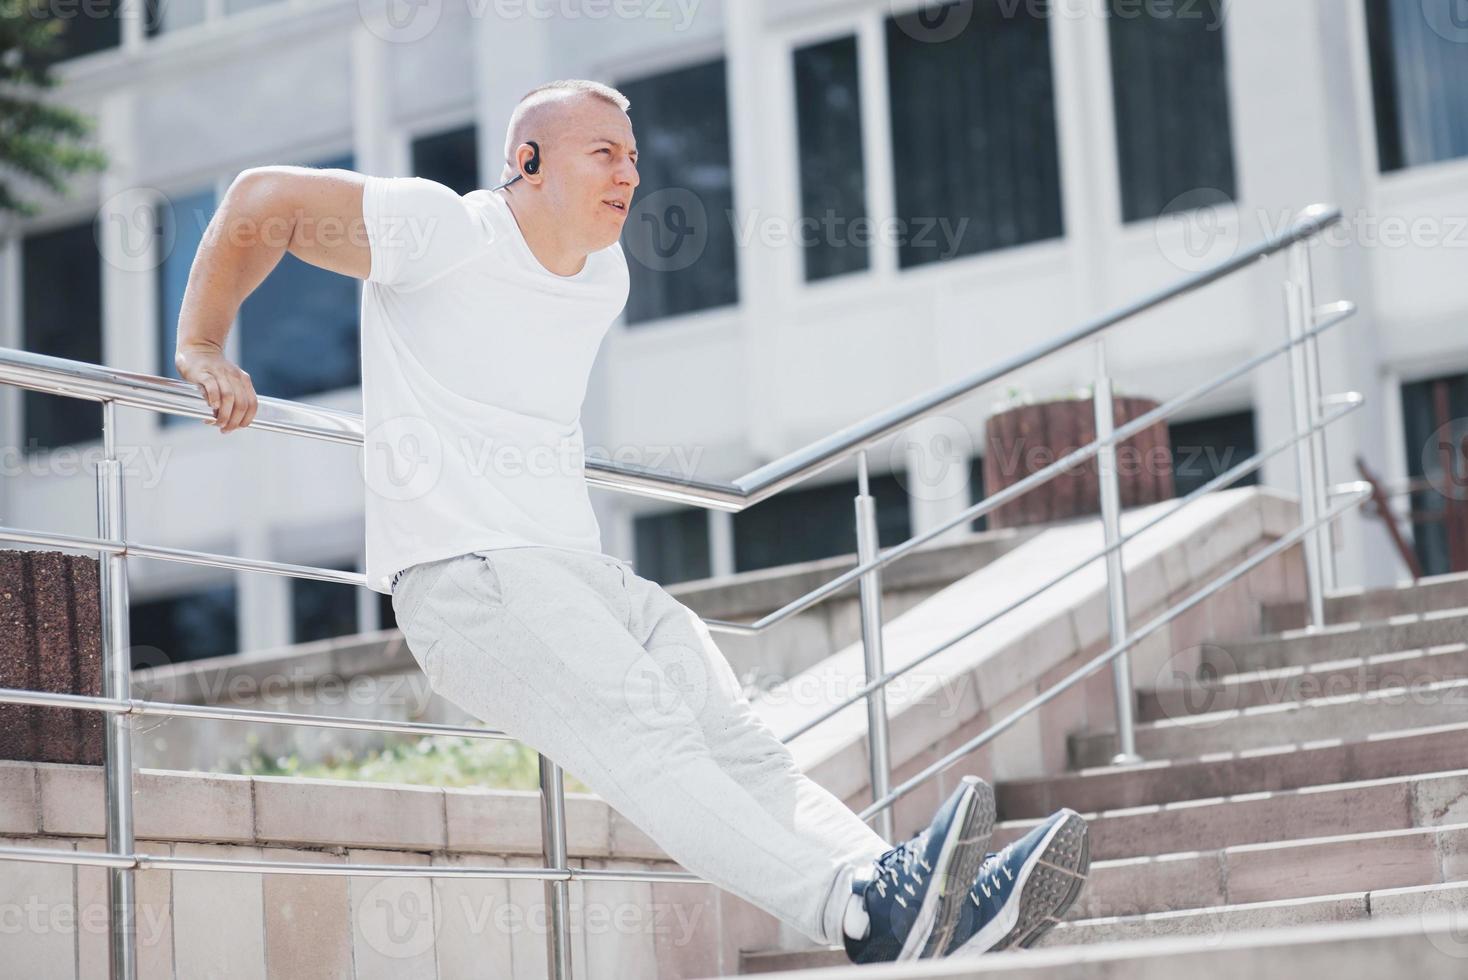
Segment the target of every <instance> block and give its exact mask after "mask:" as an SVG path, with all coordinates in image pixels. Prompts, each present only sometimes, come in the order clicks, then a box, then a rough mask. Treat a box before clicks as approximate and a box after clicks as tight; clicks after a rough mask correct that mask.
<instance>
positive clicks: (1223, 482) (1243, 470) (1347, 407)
mask: <svg viewBox="0 0 1468 980" xmlns="http://www.w3.org/2000/svg"><path fill="white" fill-rule="evenodd" d="M1348 394H1350V395H1353V396H1354V398H1352V399H1351V400H1350V401H1346V402H1343V403H1342V404H1341V407H1340V408H1338V409H1336V410H1335V411H1334V412H1331V413H1330V414H1328V415H1326V416H1324V417H1323V418H1321V420H1320V421H1319V422H1318V423H1317V424H1316V425H1315V426H1314V427H1312V428H1311V430H1310V432H1308V433H1297V434H1296V435H1292V436H1289V437H1287V438H1285V439H1281V440H1280V441H1279V442H1277V443H1275V444H1274V445H1273V446H1271V447H1270V448H1268V449H1266V450H1263V451H1262V452H1257V453H1255V454H1254V455H1253V456H1250V457H1249V458H1248V459H1246V460H1244V461H1243V462H1241V463H1238V464H1236V465H1234V466H1231V467H1230V468H1228V469H1227V470H1224V471H1223V472H1222V473H1220V474H1218V475H1217V476H1215V477H1213V478H1212V479H1211V480H1209V481H1207V482H1206V483H1203V484H1200V485H1199V486H1197V487H1195V488H1193V489H1192V490H1191V491H1189V492H1188V493H1187V494H1186V495H1185V496H1182V497H1179V498H1177V499H1175V500H1173V501H1170V502H1169V505H1168V506H1167V508H1166V509H1165V510H1163V511H1162V512H1161V513H1159V514H1157V516H1155V517H1153V518H1152V519H1150V520H1149V521H1147V522H1146V523H1145V524H1143V525H1142V526H1140V527H1138V528H1136V529H1134V530H1132V531H1128V532H1127V533H1126V534H1124V535H1122V536H1121V537H1120V538H1119V539H1118V540H1116V541H1114V542H1112V543H1111V544H1108V545H1103V546H1102V547H1101V548H1100V549H1099V550H1097V551H1093V552H1092V553H1091V554H1089V555H1087V556H1086V557H1084V558H1082V559H1081V560H1080V561H1078V562H1076V563H1075V564H1074V565H1071V566H1070V567H1069V568H1067V569H1066V570H1065V571H1063V572H1061V573H1060V574H1059V575H1056V576H1053V577H1051V578H1048V579H1046V580H1045V581H1044V582H1042V583H1041V584H1040V585H1037V586H1035V587H1034V588H1033V589H1031V590H1030V591H1029V592H1026V593H1025V594H1024V595H1022V596H1020V597H1019V598H1018V599H1015V600H1013V601H1011V602H1010V603H1009V604H1008V605H1006V606H1005V607H1004V608H1002V609H1000V610H998V611H997V612H993V613H990V614H989V615H987V616H985V617H984V618H983V619H981V620H979V622H977V623H975V624H973V625H972V626H967V627H965V628H964V629H962V630H960V631H959V632H958V633H957V634H956V635H954V636H951V637H949V638H948V639H946V640H944V641H943V642H942V643H940V644H938V645H937V646H936V647H933V649H931V650H929V651H927V652H926V653H924V654H921V655H920V656H917V657H914V658H913V659H912V660H910V661H908V662H907V663H905V664H903V665H902V666H901V667H898V668H896V669H895V670H892V671H890V672H888V673H886V674H883V675H882V676H880V677H878V678H877V679H876V680H873V681H869V682H868V683H867V684H865V685H863V686H862V687H861V688H859V689H858V690H857V691H856V692H855V693H853V694H851V695H850V696H849V697H847V698H845V699H844V700H842V701H841V702H839V703H837V704H834V705H832V706H831V707H829V708H827V709H826V710H825V711H823V712H821V713H820V714H819V715H817V716H816V717H815V718H812V719H811V720H810V721H808V722H806V723H805V724H803V725H801V726H800V727H799V728H797V729H795V731H793V732H791V733H790V734H788V735H784V736H781V741H783V742H787V743H788V742H791V741H794V740H795V739H796V738H798V737H800V736H801V735H804V734H805V733H806V732H808V731H810V730H811V729H813V728H815V727H816V726H817V725H820V724H821V723H822V722H824V721H826V719H828V718H830V717H831V716H833V715H836V714H839V713H840V712H841V711H843V710H844V709H846V708H848V707H850V706H851V705H853V704H855V703H856V702H857V701H860V700H861V699H862V698H864V697H866V696H867V695H868V694H870V693H871V692H873V691H875V690H877V689H878V688H881V687H886V686H887V685H888V684H890V683H892V681H895V680H896V679H897V678H899V677H901V676H902V675H904V674H906V673H908V672H909V671H911V670H913V669H914V668H916V667H920V666H922V665H923V664H924V663H926V662H927V661H929V660H931V659H932V658H934V657H936V656H937V655H938V654H940V653H942V652H943V651H944V650H947V649H948V648H949V647H951V646H953V645H954V644H955V643H958V642H959V641H961V640H964V639H966V638H967V637H969V636H972V635H973V634H974V633H977V632H978V631H979V630H981V629H983V628H984V627H985V626H988V625H989V624H991V623H993V622H995V621H996V620H998V619H1000V618H1002V617H1004V616H1007V615H1008V614H1009V613H1012V612H1014V611H1015V610H1016V609H1018V608H1019V607H1020V606H1023V605H1024V604H1025V603H1027V602H1029V601H1030V600H1031V599H1035V598H1038V597H1039V596H1041V595H1043V594H1044V593H1045V592H1047V591H1049V590H1050V589H1051V588H1053V587H1054V586H1057V585H1059V584H1060V583H1061V582H1064V581H1065V580H1066V579H1068V578H1070V577H1071V576H1072V575H1076V574H1078V573H1079V572H1081V571H1083V570H1084V569H1086V568H1087V567H1088V566H1089V565H1090V564H1091V563H1092V562H1094V561H1097V560H1098V559H1103V558H1105V557H1106V556H1107V555H1108V554H1110V553H1111V552H1114V551H1119V550H1121V547H1122V546H1123V545H1125V544H1126V543H1127V542H1128V541H1131V540H1133V539H1134V538H1137V537H1139V536H1141V535H1142V534H1144V533H1145V532H1147V531H1149V530H1151V529H1152V528H1154V527H1156V526H1157V525H1158V524H1161V523H1162V522H1163V521H1165V520H1167V519H1168V518H1169V517H1171V516H1172V515H1174V514H1176V513H1177V512H1178V511H1180V510H1182V509H1183V508H1184V507H1186V506H1187V505H1188V504H1190V503H1192V502H1193V501H1195V500H1198V499H1200V498H1202V497H1203V496H1205V495H1207V494H1209V493H1212V492H1213V491H1214V490H1218V489H1220V488H1222V487H1227V486H1229V485H1230V484H1232V483H1233V482H1234V481H1235V480H1238V479H1239V478H1240V477H1243V476H1247V475H1248V474H1249V473H1252V472H1254V471H1255V470H1257V469H1259V467H1261V466H1263V465H1264V464H1265V462H1267V461H1268V460H1270V459H1272V458H1274V457H1275V456H1278V455H1279V454H1280V453H1282V452H1284V451H1285V450H1286V449H1290V448H1292V447H1293V446H1295V445H1296V444H1298V443H1299V442H1300V440H1301V439H1303V438H1306V437H1308V436H1309V435H1310V434H1311V433H1314V432H1317V431H1320V430H1323V429H1325V428H1326V427H1328V426H1329V425H1330V423H1332V422H1335V421H1337V420H1338V419H1341V418H1343V417H1345V416H1346V415H1349V414H1350V413H1351V412H1354V411H1355V410H1356V409H1358V408H1360V407H1361V406H1362V405H1364V404H1365V403H1366V400H1365V398H1363V397H1362V396H1361V395H1360V394H1358V393H1357V392H1349V393H1348Z"/></svg>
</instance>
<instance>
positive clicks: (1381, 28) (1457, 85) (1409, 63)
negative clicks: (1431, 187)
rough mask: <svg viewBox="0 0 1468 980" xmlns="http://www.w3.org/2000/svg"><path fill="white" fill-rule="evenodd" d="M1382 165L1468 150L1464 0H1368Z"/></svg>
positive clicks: (1427, 159)
mask: <svg viewBox="0 0 1468 980" xmlns="http://www.w3.org/2000/svg"><path fill="white" fill-rule="evenodd" d="M1366 24H1367V33H1368V38H1369V43H1370V52H1371V75H1372V88H1373V95H1374V98H1375V105H1376V125H1377V143H1378V145H1377V150H1378V155H1379V159H1380V165H1381V169H1382V171H1383V172H1386V171H1392V170H1401V169H1403V168H1406V167H1417V166H1422V165H1424V164H1429V163H1437V162H1439V161H1441V160H1452V159H1456V158H1459V157H1464V156H1468V16H1465V14H1464V4H1463V0H1366Z"/></svg>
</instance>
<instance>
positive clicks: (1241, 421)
mask: <svg viewBox="0 0 1468 980" xmlns="http://www.w3.org/2000/svg"><path fill="white" fill-rule="evenodd" d="M1168 436H1169V439H1170V441H1171V443H1172V482H1173V488H1174V491H1173V492H1174V495H1175V496H1178V497H1185V496H1187V495H1188V494H1190V493H1192V492H1193V491H1194V490H1196V489H1197V488H1198V487H1201V486H1202V485H1203V484H1205V483H1207V482H1208V481H1209V480H1211V479H1213V478H1214V477H1215V476H1217V475H1218V474H1220V473H1222V472H1224V471H1225V470H1230V469H1232V468H1233V467H1235V466H1237V465H1239V464H1240V463H1242V462H1243V461H1244V460H1246V459H1248V458H1249V457H1250V456H1252V455H1254V454H1255V453H1256V452H1258V451H1259V449H1258V446H1257V445H1256V444H1255V441H1254V413H1253V412H1252V411H1248V412H1235V413H1233V414H1230V415H1217V416H1214V417H1212V418H1206V419H1194V420H1193V421H1191V422H1175V423H1173V424H1171V425H1169V426H1168ZM1258 483H1259V471H1258V470H1255V471H1254V472H1252V473H1249V474H1248V475H1246V476H1243V477H1240V478H1239V479H1238V480H1236V481H1234V482H1233V483H1231V484H1229V486H1233V487H1251V486H1255V485H1257V484H1258Z"/></svg>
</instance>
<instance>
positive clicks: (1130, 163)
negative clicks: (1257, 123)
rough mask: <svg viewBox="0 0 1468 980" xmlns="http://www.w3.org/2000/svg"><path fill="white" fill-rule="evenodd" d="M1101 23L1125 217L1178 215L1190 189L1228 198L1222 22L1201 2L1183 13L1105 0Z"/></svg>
mask: <svg viewBox="0 0 1468 980" xmlns="http://www.w3.org/2000/svg"><path fill="white" fill-rule="evenodd" d="M1108 27H1109V32H1110V36H1111V87H1112V99H1113V102H1114V104H1115V107H1116V144H1117V155H1118V157H1119V161H1118V162H1119V165H1120V168H1121V201H1122V217H1123V219H1124V220H1126V221H1140V220H1144V219H1148V218H1155V217H1157V216H1159V215H1161V214H1165V213H1167V212H1168V211H1170V210H1184V209H1186V207H1187V206H1188V204H1187V202H1188V201H1189V198H1188V197H1186V196H1184V195H1188V193H1189V192H1191V191H1199V190H1205V189H1206V190H1210V191H1219V192H1221V193H1222V195H1223V199H1225V200H1230V201H1231V200H1234V198H1235V196H1236V193H1237V190H1236V187H1235V182H1234V160H1233V136H1232V129H1231V125H1230V121H1229V102H1228V72H1227V68H1226V65H1225V59H1224V47H1223V44H1224V42H1223V22H1222V19H1221V18H1220V17H1217V16H1216V15H1212V14H1209V13H1208V12H1207V5H1206V4H1204V5H1199V6H1198V7H1197V8H1195V9H1194V10H1193V12H1192V13H1191V14H1188V13H1186V11H1185V8H1183V7H1177V8H1176V9H1172V8H1160V7H1149V6H1146V5H1138V4H1136V3H1133V2H1132V0H1111V17H1110V23H1109V25H1108ZM1179 198H1182V200H1181V201H1179V200H1178V199H1179ZM1208 200H1209V201H1210V202H1213V201H1216V200H1218V195H1216V194H1210V195H1209V196H1208Z"/></svg>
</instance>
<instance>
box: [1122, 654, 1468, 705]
mask: <svg viewBox="0 0 1468 980" xmlns="http://www.w3.org/2000/svg"><path fill="white" fill-rule="evenodd" d="M1456 677H1468V643H1450V644H1447V645H1444V646H1438V647H1428V648H1427V649H1425V650H1403V651H1401V652H1398V653H1381V654H1376V655H1374V656H1370V657H1357V658H1354V659H1347V660H1332V661H1326V662H1324V663H1319V664H1311V665H1306V666H1298V667H1279V668H1276V669H1274V670H1258V671H1250V672H1248V673H1241V674H1224V675H1222V676H1219V677H1216V678H1210V679H1209V680H1207V681H1202V680H1194V679H1188V680H1187V682H1186V683H1183V684H1179V685H1178V686H1176V687H1164V688H1158V689H1155V690H1143V691H1138V692H1137V720H1138V721H1143V722H1149V721H1160V720H1162V719H1165V718H1181V717H1183V716H1185V715H1195V714H1206V713H1208V712H1213V711H1229V710H1232V709H1234V708H1249V707H1254V706H1255V705H1262V704H1283V703H1285V702H1287V701H1302V700H1305V699H1307V698H1319V697H1330V696H1332V695H1337V694H1355V693H1360V692H1363V691H1370V690H1375V689H1377V688H1391V687H1411V686H1414V685H1418V684H1423V683H1428V682H1430V681H1438V680H1448V679H1451V678H1456Z"/></svg>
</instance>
